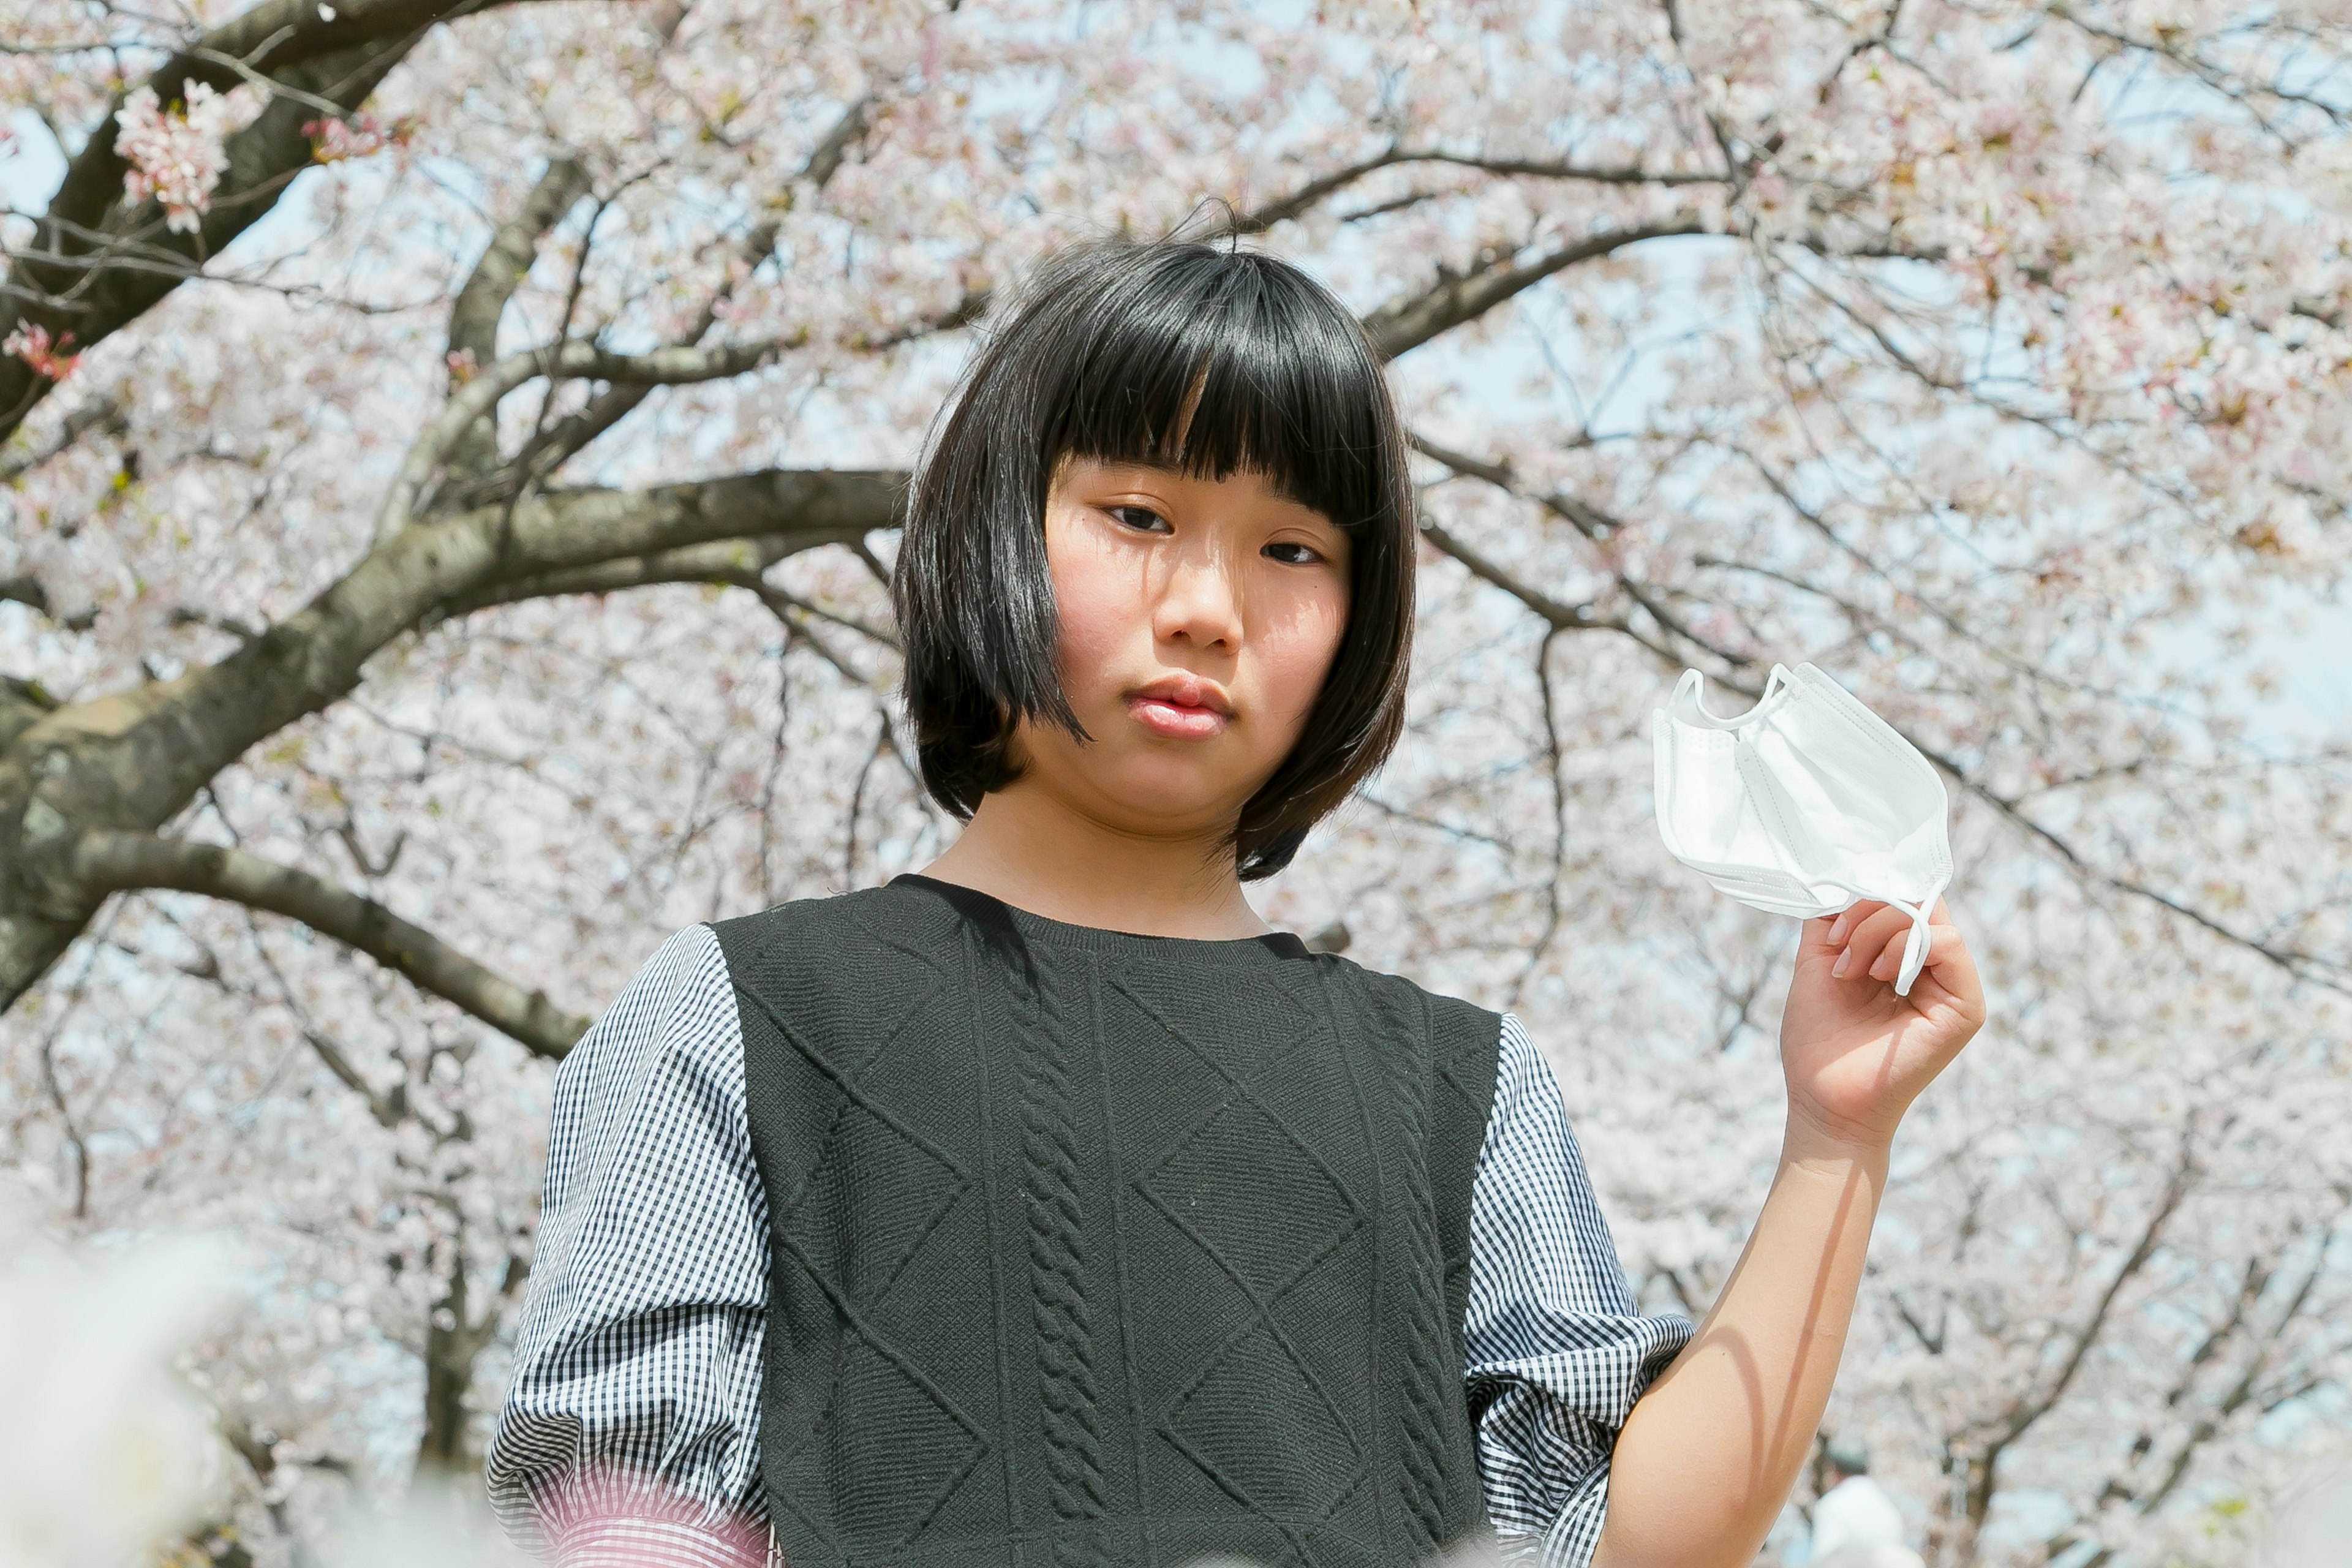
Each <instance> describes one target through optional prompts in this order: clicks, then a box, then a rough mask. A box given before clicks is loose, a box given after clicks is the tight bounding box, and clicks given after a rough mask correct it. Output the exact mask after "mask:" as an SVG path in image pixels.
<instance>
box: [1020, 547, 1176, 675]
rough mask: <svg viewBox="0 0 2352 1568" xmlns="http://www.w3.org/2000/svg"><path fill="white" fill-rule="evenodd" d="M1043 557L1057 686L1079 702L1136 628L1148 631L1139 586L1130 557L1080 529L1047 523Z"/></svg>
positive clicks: (1125, 646) (1114, 662) (1122, 650)
mask: <svg viewBox="0 0 2352 1568" xmlns="http://www.w3.org/2000/svg"><path fill="white" fill-rule="evenodd" d="M1045 558H1046V563H1047V564H1048V565H1049V566H1050V567H1051V569H1052V572H1053V577H1054V610H1055V620H1056V622H1057V626H1058V631H1059V642H1058V647H1057V651H1058V653H1059V654H1060V658H1061V668H1062V684H1063V688H1064V690H1065V692H1066V695H1067V696H1068V697H1069V699H1070V700H1071V701H1072V702H1074V703H1084V702H1085V701H1086V700H1087V698H1088V696H1090V695H1092V694H1093V693H1092V689H1093V687H1094V685H1095V684H1096V683H1097V682H1098V681H1100V680H1102V679H1105V678H1107V677H1108V676H1109V675H1110V674H1111V673H1112V672H1113V671H1115V670H1116V669H1117V668H1118V666H1119V659H1120V656H1121V655H1123V654H1124V653H1126V652H1127V650H1128V646H1129V644H1130V643H1131V642H1132V641H1134V639H1135V638H1136V637H1137V635H1138V628H1139V627H1140V628H1142V633H1141V635H1143V636H1145V637H1149V636H1150V617H1149V616H1148V615H1147V614H1146V612H1145V610H1144V609H1143V607H1142V599H1143V595H1142V586H1143V585H1142V584H1141V582H1140V581H1139V580H1137V579H1136V577H1135V570H1134V565H1133V563H1131V562H1127V561H1123V560H1122V559H1121V558H1120V556H1119V553H1118V552H1116V551H1108V550H1105V549H1103V548H1102V547H1101V545H1100V544H1099V542H1097V541H1094V540H1092V539H1090V538H1089V537H1088V536H1087V531H1085V530H1083V529H1078V528H1070V529H1055V528H1053V527H1051V526H1049V527H1048V528H1047V530H1046V534H1045Z"/></svg>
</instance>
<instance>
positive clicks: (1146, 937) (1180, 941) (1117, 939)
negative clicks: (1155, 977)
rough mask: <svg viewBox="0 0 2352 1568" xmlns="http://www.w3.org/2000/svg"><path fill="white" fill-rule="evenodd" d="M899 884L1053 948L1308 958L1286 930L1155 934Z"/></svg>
mask: <svg viewBox="0 0 2352 1568" xmlns="http://www.w3.org/2000/svg"><path fill="white" fill-rule="evenodd" d="M902 883H903V884H905V885H906V886H907V887H908V888H909V889H914V890H916V891H919V892H922V893H926V894H929V895H930V896H931V897H934V898H937V899H939V900H941V901H942V902H944V903H946V904H947V905H948V906H949V907H950V908H951V909H953V910H955V911H956V912H957V913H958V914H959V915H961V916H963V917H964V918H966V919H969V920H985V921H996V922H999V923H1003V924H1006V925H1010V926H1011V927H1012V928H1013V930H1014V931H1018V932H1020V933H1021V937H1022V940H1024V942H1044V943H1046V944H1048V945H1051V946H1055V947H1072V948H1081V949H1084V950H1086V951H1087V952H1115V953H1125V954H1128V955H1129V956H1133V957H1150V958H1183V959H1201V960H1214V959H1217V958H1220V957H1230V956H1232V955H1234V954H1235V953H1238V952H1242V951H1244V950H1245V949H1249V948H1256V949H1260V950H1262V951H1264V952H1270V953H1272V954H1274V955H1275V956H1276V957H1277V958H1304V957H1306V956H1307V944H1306V943H1305V942H1301V941H1300V940H1299V939H1298V937H1297V935H1296V934H1294V933H1293V932H1290V931H1267V932H1266V933H1265V934H1264V935H1263V936H1230V937H1195V936H1154V935H1150V934H1149V933H1147V932H1144V931H1110V930H1108V929H1106V928H1104V927H1102V926H1087V925H1073V924H1071V923H1070V922H1069V921H1056V920H1048V919H1046V918H1045V916H1044V915H1036V914H1031V913H1030V912H1029V911H1028V910H1024V909H1017V908H1015V907H1014V906H1013V905H1011V904H1008V903H1006V902H1005V901H1004V900H1003V899H1000V898H998V897H996V896H995V895H994V894H993V893H983V892H982V891H981V890H980V889H977V888H967V887H965V886H963V884H961V882H943V881H941V880H940V879H938V878H937V877H926V876H924V875H922V874H921V873H920V872H918V871H901V872H900V873H899V874H898V875H897V876H895V877H893V878H891V879H890V880H889V881H888V882H887V884H886V886H888V887H893V888H895V887H898V886H899V885H900V884H902Z"/></svg>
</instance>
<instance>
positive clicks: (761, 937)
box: [710, 884, 957, 983]
mask: <svg viewBox="0 0 2352 1568" xmlns="http://www.w3.org/2000/svg"><path fill="white" fill-rule="evenodd" d="M956 926H957V922H956V919H955V913H954V911H953V910H952V909H950V907H949V906H947V905H946V904H944V903H942V902H941V901H940V900H938V899H935V898H929V897H925V896H924V895H923V894H922V893H921V892H920V891H919V890H917V889H911V888H908V887H905V886H898V885H891V884H885V885H884V886H882V887H879V888H861V889H857V890H856V891H855V892H848V893H833V894H828V895H826V896H824V897H822V898H814V899H794V900H791V901H790V902H788V903H782V904H777V905H774V906H773V907H772V908H769V909H764V910H760V911H759V912H758V913H756V914H749V915H739V916H737V917H735V918H734V919H732V920H723V921H712V922H711V923H710V930H711V931H712V933H713V934H714V935H715V936H716V938H717V940H718V942H719V948H720V950H721V951H722V952H725V954H726V960H727V967H728V968H729V970H730V971H731V972H732V973H734V975H735V977H736V979H737V981H738V982H739V983H741V982H748V981H749V980H751V978H753V977H754V975H756V974H760V973H767V974H769V975H771V976H772V975H773V974H774V973H777V972H779V971H794V972H802V973H805V972H807V971H808V970H810V969H811V968H812V967H819V966H823V965H827V964H837V963H850V964H852V965H853V966H856V967H861V968H862V967H865V966H866V965H867V964H869V963H872V962H873V961H875V960H879V959H887V958H888V957H889V956H890V955H893V954H897V955H899V956H902V957H904V958H907V959H910V960H913V961H915V962H916V963H919V964H920V963H926V962H932V961H936V960H938V959H939V958H940V957H941V956H943V955H944V954H945V953H947V952H950V951H951V950H952V948H953V944H954V942H955V935H956Z"/></svg>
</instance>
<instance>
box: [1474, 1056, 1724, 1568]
mask: <svg viewBox="0 0 2352 1568" xmlns="http://www.w3.org/2000/svg"><path fill="white" fill-rule="evenodd" d="M1690 1336H1691V1324H1690V1322H1689V1321H1688V1320H1687V1319H1685V1318H1680V1317H1643V1316H1642V1315H1641V1314H1640V1313H1639V1312H1637V1311H1636V1310H1634V1305H1633V1292H1632V1290H1630V1289H1628V1288H1627V1286H1626V1283H1625V1274H1624V1270H1623V1269H1622V1268H1621V1267H1620V1266H1619V1264H1618V1261H1617V1251H1616V1247H1614V1246H1613V1245H1612V1243H1611V1241H1610V1239H1609V1226H1607V1224H1605V1223H1604V1222H1603V1221H1602V1219H1601V1209H1600V1205H1598V1204H1596V1203H1595V1202H1594V1201H1593V1196H1592V1184H1591V1182H1590V1181H1589V1180H1587V1178H1586V1176H1585V1173H1584V1159H1583V1156H1582V1155H1581V1154H1580V1153H1579V1152H1577V1147H1576V1137H1575V1135H1574V1134H1573V1133H1571V1132H1570V1131H1569V1129H1568V1117H1567V1114H1566V1112H1565V1111H1564V1110H1562V1108H1561V1105H1560V1098H1559V1084H1558V1083H1557V1082H1556V1081H1555V1080H1554V1079H1553V1078H1552V1074H1551V1068H1550V1067H1549V1065H1548V1064H1547V1063H1546V1062H1545V1061H1544V1058H1543V1056H1542V1053H1540V1052H1539V1051H1538V1050H1537V1049H1536V1047H1535V1045H1534V1043H1533V1042H1531V1041H1530V1040H1529V1039H1528V1036H1527V1031H1526V1030H1525V1029H1524V1028H1522V1027H1521V1026H1520V1024H1519V1021H1518V1020H1517V1018H1514V1017H1510V1016H1506V1017H1505V1018H1504V1019H1503V1037H1502V1050H1501V1056H1500V1060H1499V1062H1498V1063H1497V1065H1496V1077H1495V1107H1494V1110H1493V1111H1492V1112H1491V1113H1490V1114H1489V1115H1488V1117H1487V1121H1486V1142H1485V1144H1484V1146H1483V1147H1481V1149H1480V1150H1479V1152H1478V1168H1477V1174H1476V1176H1475V1180H1474V1182H1473V1184H1472V1187H1471V1198H1470V1302H1469V1310H1468V1312H1467V1313H1466V1314H1465V1319H1464V1323H1463V1340H1464V1348H1465V1352H1466V1361H1467V1368H1466V1371H1465V1378H1466V1380H1467V1383H1468V1387H1469V1395H1470V1408H1471V1409H1472V1410H1474V1411H1476V1412H1478V1417H1477V1419H1478V1474H1479V1479H1480V1480H1481V1482H1482V1483H1483V1485H1484V1487H1485V1489H1486V1512H1487V1515H1488V1517H1489V1518H1490V1519H1492V1520H1493V1521H1494V1524H1495V1530H1496V1534H1497V1535H1498V1536H1499V1537H1500V1539H1501V1542H1502V1545H1503V1547H1504V1552H1505V1556H1506V1557H1507V1558H1511V1559H1519V1560H1526V1559H1530V1558H1531V1559H1533V1560H1534V1561H1536V1562H1538V1563H1540V1564H1542V1568H1587V1565H1588V1564H1590V1563H1591V1561H1592V1552H1593V1548H1594V1547H1595V1546H1596V1545H1598V1544H1599V1542H1600V1540H1601V1516H1602V1513H1603V1510H1605V1509H1606V1508H1607V1507H1608V1501H1609V1456H1610V1451H1611V1449H1612V1447H1614V1446H1615V1444H1616V1441H1617V1432H1618V1428H1620V1427H1622V1426H1624V1424H1625V1417H1626V1415H1628V1414H1629V1413H1630V1412H1631V1411H1632V1410H1633V1401H1635V1400H1636V1399H1639V1398H1640V1397H1641V1396H1642V1391H1643V1389H1645V1388H1647V1387H1648V1386H1649V1385H1650V1383H1651V1380H1652V1379H1654V1378H1655V1377H1656V1376H1657V1375H1658V1373H1661V1372H1663V1371H1664V1370H1665V1367H1666V1363H1669V1362H1671V1361H1673V1360H1674V1358H1675V1355H1676V1354H1677V1353H1678V1352H1680V1351H1681V1350H1682V1348H1683V1346H1684V1345H1685V1343H1687V1342H1689V1339H1690Z"/></svg>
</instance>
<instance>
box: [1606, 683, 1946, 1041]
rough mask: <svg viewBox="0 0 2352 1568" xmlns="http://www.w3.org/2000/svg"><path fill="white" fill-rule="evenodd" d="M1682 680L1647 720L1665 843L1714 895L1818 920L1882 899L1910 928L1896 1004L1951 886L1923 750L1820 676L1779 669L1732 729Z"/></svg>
mask: <svg viewBox="0 0 2352 1568" xmlns="http://www.w3.org/2000/svg"><path fill="white" fill-rule="evenodd" d="M1650 735H1651V742H1652V750H1653V752H1654V760H1655V764H1656V768H1655V780H1656V792H1657V812H1658V833H1659V836H1660V837H1663V838H1664V840H1665V846H1666V852H1667V853H1668V854H1670V855H1672V856H1673V857H1674V858H1675V859H1677V860H1679V861H1681V862H1682V863H1683V864H1684V865H1685V866H1688V867H1689V868H1691V869H1692V870H1694V871H1696V872H1697V873H1698V874H1699V875H1700V876H1702V877H1705V878H1706V879H1707V881H1708V882H1710V883H1711V884H1713V885H1714V887H1715V888H1716V889H1717V891H1719V892H1722V893H1724V894H1726V895H1727V896H1729V897H1731V898H1734V899H1737V900H1739V901H1740V902H1741V903H1743V904H1746V905H1748V907H1749V908H1750V909H1757V910H1764V911H1765V912H1766V913H1768V914H1776V915H1790V916H1794V917H1796V918H1798V919H1801V920H1803V919H1811V918H1813V917H1816V916H1821V915H1831V914H1835V913H1837V912H1838V911H1839V910H1843V909H1845V908H1847V907H1848V906H1850V905H1852V904H1853V903H1854V902H1855V901H1856V900H1861V899H1876V900H1883V901H1884V902H1886V903H1888V904H1892V905H1894V906H1895V907H1896V908H1898V909H1901V910H1904V911H1905V912H1906V913H1907V914H1909V915H1910V917H1911V934H1910V937H1909V939H1908V941H1907V942H1906V943H1905V944H1904V949H1903V967H1902V970H1901V972H1900V973H1898V974H1897V975H1896V977H1895V994H1897V995H1899V996H1902V995H1908V994H1910V992H1911V983H1912V982H1913V981H1914V980H1916V979H1917V978H1918V976H1919V971H1920V968H1921V967H1922V966H1923V965H1924V964H1925V963H1927V947H1928V934H1927V930H1928V920H1929V916H1930V914H1931V912H1932V911H1933V910H1934V909H1935V907H1936V899H1937V895H1938V894H1940V893H1941V892H1942V891H1943V890H1944V889H1945V887H1946V886H1947V885H1948V884H1949V883H1950V881H1951V879H1952V846H1951V837H1950V831H1949V828H1948V818H1949V816H1950V810H1951V803H1950V801H1949V800H1948V797H1947V796H1946V795H1945V794H1944V781H1943V780H1942V779H1941V778H1939V777H1938V776H1937V773H1936V770H1935V767H1934V766H1933V764H1931V763H1929V762H1928V761H1927V758H1925V757H1923V756H1921V755H1920V754H1919V749H1918V748H1917V747H1916V746H1914V745H1913V744H1911V742H1908V741H1906V740H1905V739H1904V738H1903V737H1902V736H1901V735H1900V734H1898V733H1897V732H1896V731H1895V729H1894V727H1893V726H1891V725H1889V724H1888V723H1887V722H1886V721H1885V720H1883V719H1881V718H1880V717H1879V716H1878V715H1877V714H1875V713H1873V712H1872V711H1871V710H1869V709H1868V708H1867V707H1865V706H1864V704H1863V703H1862V701H1861V700H1860V699H1858V698H1856V697H1855V696H1854V695H1853V693H1852V692H1850V691H1848V690H1846V689H1845V688H1844V687H1843V686H1840V685H1839V684H1838V683H1837V682H1836V681H1834V680H1832V679H1830V678H1829V677H1828V676H1827V675H1824V674H1823V673H1822V671H1821V670H1819V669H1817V668H1814V667H1813V666H1812V665H1810V664H1800V665H1798V666H1797V667H1796V668H1794V669H1790V668H1788V667H1786V666H1784V665H1778V664H1776V665H1774V666H1773V667H1772V676H1771V679H1769V681H1767V682H1766V683H1765V687H1764V694H1763V696H1762V698H1761V699H1760V700H1759V701H1758V702H1757V704H1756V706H1754V707H1753V708H1751V709H1749V710H1748V711H1747V712H1745V713H1741V714H1738V715H1735V716H1733V717H1729V718H1724V717H1720V716H1718V715H1717V714H1715V713H1712V712H1710V711H1708V710H1707V707H1706V677H1705V676H1703V675H1701V674H1700V673H1699V672H1698V671H1697V670H1696V669H1691V670H1685V671H1684V672H1683V677H1682V679H1680V680H1679V681H1677V682H1676V683H1675V689H1674V694H1673V696H1671V697H1670V698H1668V699H1667V700H1666V704H1665V706H1664V707H1663V708H1659V709H1657V710H1655V711H1654V713H1653V714H1652V715H1651V721H1650Z"/></svg>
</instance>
